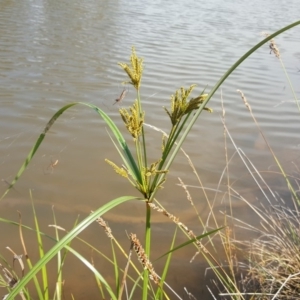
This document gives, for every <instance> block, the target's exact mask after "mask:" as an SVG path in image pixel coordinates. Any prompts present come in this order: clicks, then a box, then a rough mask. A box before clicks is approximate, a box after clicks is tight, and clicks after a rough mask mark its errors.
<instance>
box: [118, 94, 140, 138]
mask: <svg viewBox="0 0 300 300" xmlns="http://www.w3.org/2000/svg"><path fill="white" fill-rule="evenodd" d="M119 112H120V115H121V117H122V120H123V122H124V123H125V126H126V128H127V130H128V131H129V133H130V134H131V135H132V137H133V139H134V140H136V139H137V137H138V136H139V135H140V134H141V132H142V128H143V123H144V118H145V113H144V112H143V113H142V114H141V116H140V114H139V108H138V102H137V100H136V101H135V103H134V104H133V105H132V107H130V111H128V110H127V109H126V108H120V109H119Z"/></svg>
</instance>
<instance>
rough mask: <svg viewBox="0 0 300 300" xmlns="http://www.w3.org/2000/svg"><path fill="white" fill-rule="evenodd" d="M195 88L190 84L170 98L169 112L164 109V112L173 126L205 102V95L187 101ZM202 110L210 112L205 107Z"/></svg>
mask: <svg viewBox="0 0 300 300" xmlns="http://www.w3.org/2000/svg"><path fill="white" fill-rule="evenodd" d="M195 86H196V85H195V84H192V85H191V86H190V87H189V88H187V89H185V88H183V87H181V88H180V89H179V90H177V91H176V92H175V95H172V96H171V111H168V110H167V109H166V108H165V107H164V109H165V111H166V112H167V114H168V115H169V117H170V119H171V122H172V125H173V126H175V125H176V124H178V123H179V122H180V120H181V118H182V117H183V116H184V115H186V114H188V113H190V112H192V111H193V110H196V109H198V108H199V107H200V105H201V104H202V103H203V102H204V101H205V99H206V97H207V94H201V95H200V96H198V97H196V98H191V99H190V100H189V101H188V97H189V95H190V93H191V92H192V91H193V89H194V88H195ZM204 109H205V110H208V111H210V112H212V110H211V109H210V108H206V107H205V108H204Z"/></svg>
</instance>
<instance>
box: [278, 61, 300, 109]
mask: <svg viewBox="0 0 300 300" xmlns="http://www.w3.org/2000/svg"><path fill="white" fill-rule="evenodd" d="M279 61H280V63H281V66H282V69H283V71H284V74H285V76H286V78H287V81H288V83H289V86H290V88H291V91H292V93H293V97H294V99H295V101H296V104H297V107H298V110H299V112H300V104H299V101H298V98H297V95H296V93H295V90H294V87H293V85H292V82H291V80H290V77H289V75H288V73H287V71H286V68H285V66H284V64H283V61H282V59H281V57H279Z"/></svg>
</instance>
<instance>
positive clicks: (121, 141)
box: [1, 21, 300, 300]
mask: <svg viewBox="0 0 300 300" xmlns="http://www.w3.org/2000/svg"><path fill="white" fill-rule="evenodd" d="M299 24H300V21H298V22H295V23H292V24H290V25H288V26H286V27H284V28H282V29H280V30H278V31H277V32H275V33H274V34H272V35H270V36H268V37H266V38H265V39H264V40H263V41H261V42H259V43H258V44H257V45H255V46H254V47H253V48H251V49H250V50H249V51H248V52H247V53H245V55H243V56H242V57H241V58H240V59H239V60H238V61H237V62H236V63H235V64H234V65H233V66H232V67H231V68H229V69H228V70H227V71H226V72H225V74H224V75H223V76H222V77H221V78H220V79H219V81H218V82H217V83H216V84H215V86H214V87H213V88H212V90H211V91H210V92H209V93H208V94H204V91H202V92H201V93H198V94H197V95H196V96H194V97H192V96H191V94H192V92H193V90H194V88H195V85H193V84H191V85H190V86H189V87H187V88H184V87H181V88H179V89H178V90H177V91H175V93H174V94H173V95H172V96H171V105H170V108H165V112H166V113H167V116H168V117H169V118H170V130H169V132H168V133H167V134H166V135H165V137H164V138H163V143H162V152H161V155H160V157H158V158H157V160H156V161H154V162H150V161H149V160H148V156H147V152H148V151H150V149H148V147H147V146H146V145H147V144H146V141H147V136H146V133H145V130H144V123H145V118H146V116H147V115H146V113H145V112H144V111H143V107H142V98H141V94H140V87H141V80H142V75H143V59H142V58H140V57H138V56H137V54H136V51H135V49H134V48H133V49H132V54H131V56H130V62H129V63H119V65H120V66H121V68H122V69H123V70H124V71H125V72H126V74H127V75H128V78H129V81H128V83H129V84H131V85H132V86H133V87H134V89H135V91H136V100H135V101H134V102H133V103H132V104H131V106H130V107H129V109H126V108H120V110H119V112H120V116H121V118H122V120H123V121H124V124H125V127H126V129H127V131H128V132H129V133H130V136H131V140H129V141H126V139H125V138H124V136H123V134H122V132H121V130H120V129H119V128H118V127H117V126H116V125H115V123H114V122H113V121H112V120H111V118H110V117H109V116H108V115H107V114H106V113H105V112H104V111H103V110H101V109H100V108H99V107H97V106H95V105H93V104H88V103H83V102H75V103H70V104H68V105H66V106H64V107H62V108H61V109H60V110H59V111H57V112H56V113H55V114H54V115H53V117H52V118H51V119H50V121H49V122H48V123H47V125H46V127H45V129H44V130H43V132H42V133H41V135H40V136H39V138H38V139H37V142H36V143H35V145H34V146H33V148H32V149H31V151H30V152H29V154H28V156H27V158H26V160H25V162H24V164H23V165H22V166H21V168H20V170H19V171H18V173H17V175H16V176H15V178H14V180H13V182H12V183H11V184H10V186H9V188H8V189H7V191H6V192H5V193H4V194H3V196H2V198H1V199H3V198H4V197H5V196H6V194H7V193H8V192H9V190H10V189H11V188H12V187H13V186H14V185H15V184H16V182H17V181H18V179H19V178H20V176H21V175H22V173H23V172H24V171H25V169H26V167H27V166H28V164H29V163H30V161H31V160H32V158H33V156H34V155H35V153H36V152H37V150H38V148H39V146H40V145H41V143H42V142H43V139H44V138H45V136H46V134H47V132H48V131H49V129H50V128H51V127H52V125H53V124H54V123H55V121H56V120H57V119H58V118H59V117H60V116H61V115H62V114H63V113H64V112H65V111H66V110H67V109H70V108H71V107H73V106H75V105H84V106H88V107H90V108H91V109H93V110H94V111H96V112H97V114H98V115H99V116H100V117H101V118H102V119H103V120H104V121H105V123H106V125H107V126H108V127H109V128H110V130H111V134H112V136H111V140H112V142H113V144H114V145H115V147H116V150H117V152H118V154H119V156H120V157H121V159H122V161H123V165H122V166H118V165H116V164H115V163H114V162H113V161H110V160H106V161H107V163H108V164H110V165H111V166H112V167H113V168H114V170H115V171H116V173H117V174H119V175H121V176H123V177H124V178H126V179H127V180H128V182H129V184H131V185H132V186H133V187H134V189H136V190H138V191H139V192H140V197H139V198H138V197H133V196H123V197H120V198H117V199H113V200H111V201H109V202H107V203H106V204H105V205H103V206H102V207H100V208H98V209H97V210H96V211H94V212H92V213H91V214H90V215H89V216H88V217H86V218H85V219H84V220H83V221H82V222H80V223H79V224H77V225H76V226H75V227H74V228H73V229H72V230H71V231H70V232H68V233H66V235H65V236H63V237H62V238H59V235H58V232H57V231H56V234H55V235H56V237H55V239H56V243H55V245H54V246H53V247H52V248H51V249H50V250H49V251H48V252H46V253H44V252H43V250H42V248H40V256H41V258H40V260H39V261H38V262H37V263H36V264H35V265H33V266H31V267H30V271H29V272H28V273H27V274H26V275H25V276H24V277H23V278H22V279H21V280H20V282H19V283H18V284H17V285H16V286H15V287H14V288H13V289H11V290H10V293H9V295H8V297H7V299H14V297H15V296H16V295H18V294H19V293H21V292H23V293H24V291H26V285H27V284H28V283H29V282H30V281H31V280H34V279H35V278H36V274H37V273H38V272H39V271H40V270H42V272H43V274H46V272H45V267H46V264H47V263H48V262H49V261H50V260H51V259H52V258H53V257H55V256H56V257H57V258H58V265H59V272H58V278H59V279H58V282H61V266H62V265H63V256H62V253H61V251H62V249H63V248H65V249H66V250H67V251H68V252H69V253H72V254H73V255H75V256H76V257H77V258H78V259H80V260H81V261H82V262H83V263H84V264H85V265H86V266H87V267H88V268H89V269H90V270H91V271H92V272H93V273H94V275H95V278H96V281H97V284H98V286H99V289H100V290H101V291H102V288H103V287H104V290H105V293H107V294H109V297H110V298H111V299H121V297H122V293H123V290H124V287H125V282H126V276H125V278H124V273H125V275H126V274H127V268H128V266H129V264H130V257H131V251H133V250H134V251H135V252H136V254H137V256H138V259H139V261H140V262H141V264H142V269H143V270H142V271H137V272H138V276H137V279H136V280H135V281H134V285H133V289H132V291H131V293H129V296H128V297H129V298H130V299H132V298H133V297H134V292H135V288H136V287H137V286H139V282H140V280H142V284H141V285H142V299H144V300H146V299H148V298H155V299H164V298H165V299H170V296H169V295H168V293H167V292H166V290H165V287H167V288H168V286H167V284H166V281H165V278H166V275H167V271H168V268H169V263H170V259H171V255H172V252H174V251H175V250H177V249H179V248H182V247H184V246H186V245H187V244H189V243H193V244H194V245H195V247H196V249H197V253H202V254H203V255H204V256H205V257H206V258H207V261H209V263H210V265H211V267H213V266H214V265H215V264H216V263H217V260H216V259H215V256H213V255H211V253H210V252H209V251H208V250H207V248H206V247H205V246H204V244H203V243H202V242H200V241H199V239H201V238H203V237H206V236H209V235H210V234H215V233H216V231H218V228H221V226H219V225H218V224H217V223H216V224H215V225H216V228H217V229H213V230H211V231H208V230H207V227H206V229H205V230H204V232H203V234H201V235H200V236H196V235H195V234H194V233H193V232H192V231H191V230H190V229H189V228H188V227H187V226H186V225H185V224H183V223H182V222H179V220H178V218H177V217H176V216H174V215H172V213H170V212H167V211H166V210H165V209H164V208H163V207H162V205H161V202H160V201H159V199H158V198H157V194H158V193H157V192H158V191H159V189H160V188H161V187H163V185H164V182H165V180H166V177H167V175H168V172H169V169H170V166H171V165H172V163H173V161H174V159H175V157H176V155H177V153H178V151H179V150H180V149H181V147H182V145H183V143H184V141H185V139H186V138H187V137H188V135H189V132H190V130H191V129H192V127H193V125H194V124H195V122H196V121H197V119H198V117H199V116H200V114H201V113H202V111H203V110H208V111H211V110H210V109H209V108H208V107H207V106H206V105H207V103H208V101H209V100H210V99H211V98H212V96H213V95H214V93H215V92H216V91H217V89H218V88H219V87H220V86H221V84H222V83H223V82H224V81H225V80H226V79H227V78H228V76H230V74H231V73H232V72H233V71H234V70H235V69H236V68H237V67H238V66H239V65H240V64H241V63H242V62H243V61H244V60H245V59H247V58H248V57H249V56H250V55H251V54H252V53H253V52H255V51H256V50H257V49H258V48H259V47H261V46H262V45H264V44H265V43H266V42H267V41H269V40H271V39H272V38H274V37H275V36H277V35H278V34H280V33H282V32H284V31H286V30H288V29H290V28H292V27H294V26H296V25H299ZM124 96H125V93H124V95H121V96H120V97H119V98H118V99H117V100H116V101H117V102H119V101H121V100H122V99H121V98H123V97H124ZM133 153H135V154H133ZM131 200H138V201H143V202H144V203H145V240H144V242H140V240H139V239H138V237H137V236H136V235H135V234H134V233H131V234H130V235H129V240H130V243H131V247H130V249H131V250H130V253H129V254H126V257H127V258H128V262H127V265H126V267H125V270H124V269H122V270H121V267H120V266H119V265H118V262H117V257H116V255H115V248H114V247H115V246H119V245H118V244H117V243H116V242H115V240H114V239H112V241H113V243H112V245H113V246H112V254H113V262H112V264H113V266H114V267H115V268H114V270H115V281H116V284H115V287H114V288H113V287H112V286H111V285H110V284H109V283H108V282H107V281H106V279H105V275H103V274H102V273H100V272H99V271H98V270H96V268H95V267H94V266H93V264H91V263H90V262H88V261H87V260H86V259H85V258H84V257H82V256H81V255H80V254H79V253H78V252H77V251H76V250H75V249H73V248H72V247H71V246H70V243H71V242H72V240H73V239H75V238H77V237H78V235H79V233H80V232H82V231H83V230H84V229H85V228H87V227H88V226H89V225H90V224H91V223H92V222H94V221H96V220H97V219H98V220H99V217H100V216H102V215H103V214H105V213H106V212H108V211H110V210H112V209H113V208H114V207H116V206H118V205H121V204H122V203H125V202H127V201H131ZM208 204H209V201H208ZM152 210H155V211H157V212H159V213H163V214H164V215H166V216H167V217H168V218H169V219H170V220H171V221H172V222H174V223H175V224H176V225H177V227H178V228H179V229H181V230H182V231H183V232H184V233H185V235H186V236H187V239H188V240H189V241H188V242H187V243H184V244H182V245H179V246H175V245H174V242H173V243H172V245H171V249H170V251H169V252H168V253H167V254H166V255H167V256H168V259H167V262H166V265H165V268H164V271H163V275H162V276H159V275H158V274H157V273H156V272H155V270H154V268H153V265H152V263H151V256H150V254H151V227H152V221H151V220H152V217H151V215H152ZM35 224H36V225H35V226H36V231H37V239H38V240H39V241H40V237H41V233H40V230H39V226H38V222H37V218H36V217H35ZM104 227H105V226H104ZM55 228H56V229H57V228H58V227H55ZM105 228H106V230H107V227H105ZM174 237H175V234H174ZM225 237H226V233H225ZM174 241H175V239H174ZM24 252H26V251H25V250H24ZM136 270H138V269H137V268H136ZM216 270H217V269H216ZM120 271H121V273H123V277H122V276H121V273H120ZM216 272H217V274H218V276H219V278H221V279H222V280H223V282H227V283H228V286H229V287H230V289H232V287H234V286H235V285H236V282H235V280H234V278H233V277H231V276H228V273H227V272H226V270H225V269H224V268H223V266H222V265H221V264H219V265H218V270H217V271H216ZM232 272H233V269H232ZM44 276H46V275H44ZM120 278H122V280H121V279H120ZM149 279H150V280H149ZM46 285H47V282H46V280H44V281H43V289H41V288H40V291H39V284H38V283H37V285H36V286H37V291H38V294H39V299H48V298H49V294H48V292H47V289H48V287H46ZM61 290H62V286H61V285H60V284H58V286H57V295H58V296H57V297H58V298H57V299H59V297H60V296H59V295H60V294H61ZM169 290H170V291H171V295H172V296H171V297H174V295H176V297H177V294H176V293H175V292H174V291H173V290H172V289H169Z"/></svg>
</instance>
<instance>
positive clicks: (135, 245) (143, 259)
mask: <svg viewBox="0 0 300 300" xmlns="http://www.w3.org/2000/svg"><path fill="white" fill-rule="evenodd" d="M129 237H130V240H131V242H132V244H133V248H134V250H135V252H136V254H137V256H138V259H139V261H140V262H141V263H142V265H143V267H144V269H147V270H148V271H149V273H150V276H149V277H150V279H152V280H153V281H154V282H155V283H156V284H159V277H158V275H157V274H156V272H155V271H154V268H153V266H152V264H151V262H150V261H149V259H148V257H147V255H146V253H145V250H144V248H143V247H142V245H141V243H140V241H139V240H138V239H137V237H136V234H133V233H131V234H130V235H129Z"/></svg>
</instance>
